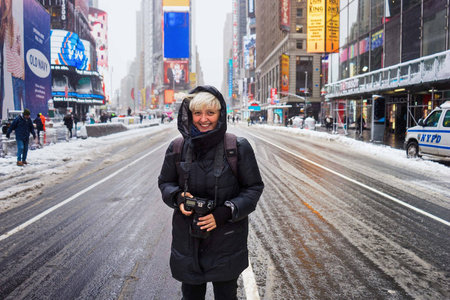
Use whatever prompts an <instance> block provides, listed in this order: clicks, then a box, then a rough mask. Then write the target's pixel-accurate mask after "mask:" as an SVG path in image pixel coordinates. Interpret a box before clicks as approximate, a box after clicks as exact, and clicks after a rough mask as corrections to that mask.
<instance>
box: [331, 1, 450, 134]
mask: <svg viewBox="0 0 450 300" xmlns="http://www.w3.org/2000/svg"><path fill="white" fill-rule="evenodd" d="M449 16H450V12H449V7H448V3H447V1H444V0H414V1H394V0H390V1H384V0H371V1H366V0H350V1H341V5H340V11H339V17H340V32H339V35H340V41H339V44H340V48H339V53H335V54H332V55H329V56H328V58H327V60H326V61H324V74H328V76H326V79H327V82H326V83H327V89H326V90H327V95H326V96H325V98H326V100H327V101H326V102H324V105H323V107H324V109H323V110H324V114H330V115H333V116H334V119H335V121H336V122H335V128H338V129H339V128H343V129H344V130H348V128H350V129H352V128H354V124H355V123H356V119H358V118H364V120H365V123H366V124H367V129H369V130H370V132H371V138H372V140H374V141H385V142H388V141H389V140H392V141H395V142H397V143H400V142H401V141H402V140H403V139H404V133H405V129H406V128H407V127H410V126H414V125H415V124H416V122H417V121H418V119H419V118H422V117H424V116H426V115H427V114H428V113H429V112H430V111H431V110H432V109H433V108H434V107H435V106H437V105H439V104H440V103H442V102H443V101H445V100H448V99H450V72H449V71H448V70H449V67H448V64H447V62H448V61H450V51H449V34H450V30H449V26H448V19H449Z"/></svg>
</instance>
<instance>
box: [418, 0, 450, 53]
mask: <svg viewBox="0 0 450 300" xmlns="http://www.w3.org/2000/svg"><path fill="white" fill-rule="evenodd" d="M446 4H447V1H445V0H433V1H427V2H424V4H423V43H422V49H423V53H422V55H423V56H426V55H430V54H434V53H437V52H441V51H445V33H446V29H445V27H446V25H447V18H446V9H445V6H446Z"/></svg>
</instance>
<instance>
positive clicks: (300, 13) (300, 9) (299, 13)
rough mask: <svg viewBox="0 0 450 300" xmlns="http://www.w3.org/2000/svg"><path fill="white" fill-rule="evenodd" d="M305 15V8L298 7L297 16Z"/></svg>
mask: <svg viewBox="0 0 450 300" xmlns="http://www.w3.org/2000/svg"><path fill="white" fill-rule="evenodd" d="M301 17H303V8H297V18H301Z"/></svg>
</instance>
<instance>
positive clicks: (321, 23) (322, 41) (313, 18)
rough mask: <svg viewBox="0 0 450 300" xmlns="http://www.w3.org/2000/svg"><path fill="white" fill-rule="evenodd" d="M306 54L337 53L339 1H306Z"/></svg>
mask: <svg viewBox="0 0 450 300" xmlns="http://www.w3.org/2000/svg"><path fill="white" fill-rule="evenodd" d="M307 10H308V16H307V21H306V22H307V27H308V32H307V44H306V51H307V52H308V53H330V52H338V51H339V1H337V0H308V5H307Z"/></svg>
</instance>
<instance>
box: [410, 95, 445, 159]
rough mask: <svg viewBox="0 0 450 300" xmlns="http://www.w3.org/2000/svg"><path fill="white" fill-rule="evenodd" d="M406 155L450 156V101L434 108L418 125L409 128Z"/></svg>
mask: <svg viewBox="0 0 450 300" xmlns="http://www.w3.org/2000/svg"><path fill="white" fill-rule="evenodd" d="M405 149H406V155H407V156H408V157H421V156H422V155H432V156H440V157H445V158H450V101H446V102H445V103H443V104H442V105H441V106H440V107H437V108H436V109H434V110H433V111H432V112H431V113H430V114H429V115H428V117H427V118H426V119H425V120H422V119H420V120H419V122H418V125H417V126H414V127H411V128H408V130H407V133H406V139H405Z"/></svg>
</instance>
